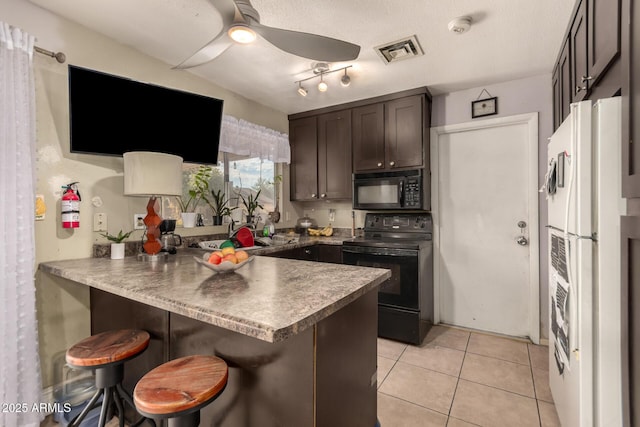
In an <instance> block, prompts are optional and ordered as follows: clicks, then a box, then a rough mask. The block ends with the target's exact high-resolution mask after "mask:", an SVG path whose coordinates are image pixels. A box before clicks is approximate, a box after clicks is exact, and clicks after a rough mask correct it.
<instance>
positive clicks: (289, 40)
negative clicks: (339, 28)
mask: <svg viewBox="0 0 640 427" xmlns="http://www.w3.org/2000/svg"><path fill="white" fill-rule="evenodd" d="M251 28H252V29H253V30H254V31H255V32H256V33H258V34H260V35H261V36H262V37H264V39H265V40H267V41H268V42H269V43H271V44H272V45H274V46H275V47H277V48H279V49H282V50H284V51H285V52H289V53H291V54H294V55H297V56H302V57H303V58H308V59H315V60H317V61H329V62H340V61H350V60H353V59H356V58H357V57H358V55H359V54H360V46H358V45H357V44H353V43H349V42H345V41H342V40H338V39H333V38H331V37H325V36H318V35H316V34H309V33H302V32H299V31H291V30H283V29H281V28H273V27H267V26H266V25H261V24H258V23H256V22H252V23H251Z"/></svg>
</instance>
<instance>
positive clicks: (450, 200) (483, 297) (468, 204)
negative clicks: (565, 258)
mask: <svg viewBox="0 0 640 427" xmlns="http://www.w3.org/2000/svg"><path fill="white" fill-rule="evenodd" d="M537 147H538V119H537V114H536V113H534V114H525V115H519V116H512V117H506V118H499V119H490V120H482V121H478V122H471V123H465V124H460V125H452V126H443V127H439V128H434V129H432V150H433V152H432V155H433V157H432V159H433V162H432V169H433V171H432V173H433V180H432V182H433V188H432V191H433V196H432V197H433V203H434V208H433V215H434V226H435V230H434V231H435V236H434V237H435V240H434V249H435V257H434V273H435V277H434V291H435V292H434V293H435V304H436V306H435V307H434V308H435V312H436V313H435V317H436V322H438V321H439V322H442V323H447V324H451V325H456V326H462V327H467V328H473V329H478V330H483V331H489V332H495V333H499V334H504V335H509V336H519V337H530V338H531V339H532V340H533V341H534V342H536V343H537V342H538V340H539V290H538V288H539V283H538V282H539V281H538V274H539V272H538V256H539V255H538V196H537V182H538V154H537V152H538V151H537V150H538V149H537Z"/></svg>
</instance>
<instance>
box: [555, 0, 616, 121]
mask: <svg viewBox="0 0 640 427" xmlns="http://www.w3.org/2000/svg"><path fill="white" fill-rule="evenodd" d="M563 40H564V41H563V43H562V47H561V50H560V53H559V55H558V60H557V62H556V65H555V68H554V70H553V77H552V79H553V80H552V85H553V118H554V120H553V128H554V130H555V129H557V128H558V127H559V126H560V124H561V123H562V121H563V120H564V119H565V118H567V116H568V115H569V105H570V104H571V103H572V102H579V101H582V100H585V99H598V98H603V97H609V96H613V95H615V94H617V93H618V91H619V89H620V86H621V84H622V82H621V76H620V70H619V62H620V61H619V58H620V1H619V0H580V1H578V2H577V3H576V7H575V9H574V13H573V15H572V18H571V20H570V22H569V27H568V29H567V34H566V36H565V37H564V39H563Z"/></svg>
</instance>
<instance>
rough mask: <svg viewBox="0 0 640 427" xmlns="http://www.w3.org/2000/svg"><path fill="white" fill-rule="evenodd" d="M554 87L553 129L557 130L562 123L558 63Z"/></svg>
mask: <svg viewBox="0 0 640 427" xmlns="http://www.w3.org/2000/svg"><path fill="white" fill-rule="evenodd" d="M551 87H552V89H553V130H554V131H555V130H556V129H558V128H559V127H560V124H561V123H562V87H561V84H560V68H559V67H558V65H556V68H554V70H553V77H552V78H551Z"/></svg>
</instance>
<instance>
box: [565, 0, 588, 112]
mask: <svg viewBox="0 0 640 427" xmlns="http://www.w3.org/2000/svg"><path fill="white" fill-rule="evenodd" d="M569 42H570V50H569V52H570V53H569V55H570V58H571V82H570V84H571V89H572V91H573V94H572V98H571V102H578V101H582V100H583V99H585V98H586V96H587V92H588V89H589V81H588V80H587V76H588V75H589V69H588V67H587V51H588V47H587V45H588V42H587V0H582V1H580V4H579V6H578V9H577V10H576V14H575V15H574V18H573V23H572V24H571V31H570V33H569Z"/></svg>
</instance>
